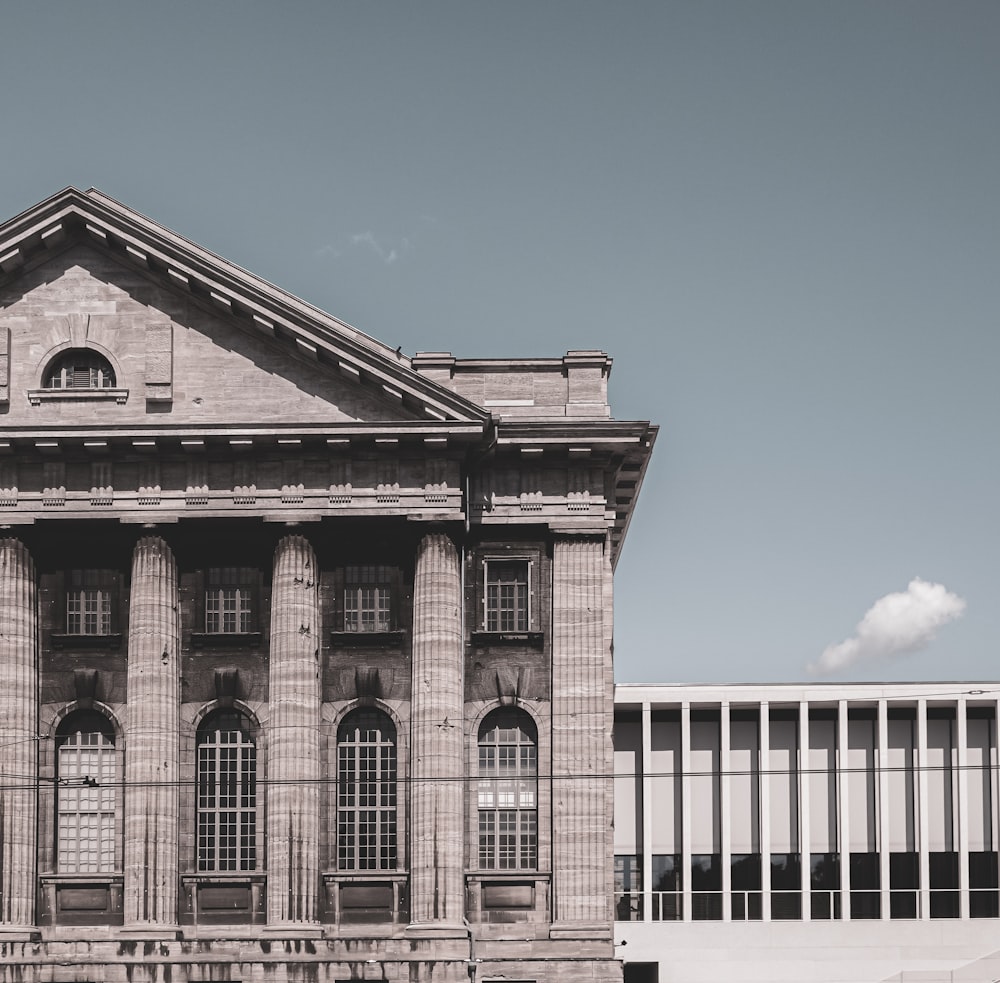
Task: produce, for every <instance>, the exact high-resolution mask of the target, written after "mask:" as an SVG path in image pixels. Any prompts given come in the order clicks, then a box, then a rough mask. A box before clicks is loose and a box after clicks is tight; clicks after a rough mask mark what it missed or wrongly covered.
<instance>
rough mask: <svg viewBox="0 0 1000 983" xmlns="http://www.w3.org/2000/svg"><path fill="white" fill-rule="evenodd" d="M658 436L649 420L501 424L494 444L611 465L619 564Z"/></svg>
mask: <svg viewBox="0 0 1000 983" xmlns="http://www.w3.org/2000/svg"><path fill="white" fill-rule="evenodd" d="M658 433H659V428H658V427H656V426H654V425H653V424H651V423H649V422H648V421H623V420H598V421H579V422H575V421H569V420H562V421H558V422H545V423H537V422H524V421H514V422H507V421H501V422H500V423H498V424H497V428H496V438H495V441H494V444H493V446H494V448H495V451H496V452H497V453H503V452H510V453H519V454H520V455H521V456H522V457H531V456H533V455H541V456H545V455H552V454H559V455H560V456H565V457H566V458H568V459H569V460H574V459H575V460H578V461H581V462H584V461H586V460H588V459H591V460H593V461H595V463H597V462H600V463H601V465H602V466H604V467H608V468H609V469H610V470H611V472H612V482H613V488H614V502H613V503H611V502H609V508H608V513H609V514H608V520H609V522H610V524H611V558H612V564H614V565H617V563H618V558H619V556H620V555H621V550H622V546H623V545H624V542H625V535H626V533H627V532H628V527H629V524H630V523H631V521H632V515H633V513H634V511H635V504H636V501H637V499H638V497H639V490H640V489H641V488H642V482H643V480H644V478H645V477H646V468H647V467H648V465H649V460H650V457H651V456H652V453H653V445H654V444H655V443H656V436H657V434H658Z"/></svg>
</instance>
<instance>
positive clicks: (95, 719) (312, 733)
mask: <svg viewBox="0 0 1000 983" xmlns="http://www.w3.org/2000/svg"><path fill="white" fill-rule="evenodd" d="M610 368H611V360H610V359H609V358H608V357H607V356H606V355H605V354H604V353H602V352H595V351H583V352H570V353H568V354H567V355H566V356H564V357H562V358H555V359H518V360H504V361H500V360H463V359H456V358H454V357H452V356H451V355H450V354H447V353H432V354H426V353H425V354H418V355H416V356H413V357H408V356H405V355H403V354H402V353H401V352H399V351H395V350H393V349H392V348H389V347H386V346H384V345H382V344H380V343H378V342H376V341H374V340H372V339H370V338H368V337H366V336H364V335H363V334H361V333H360V332H358V331H356V330H355V329H353V328H351V327H349V326H348V325H346V324H344V323H342V322H340V321H338V320H336V319H335V318H333V317H331V316H329V315H327V314H324V313H323V312H321V311H318V310H316V309H315V308H313V307H311V306H310V305H308V304H306V303H304V302H302V301H300V300H298V299H296V298H295V297H292V296H290V295H288V294H286V293H284V292H282V291H281V290H279V289H277V288H275V287H273V286H271V285H269V284H267V283H265V282H263V281H261V280H259V279H257V278H256V277H254V276H252V275H250V274H248V273H246V272H245V271H243V270H241V269H239V268H237V267H235V266H233V265H231V264H229V263H227V262H225V261H224V260H222V259H220V258H219V257H217V256H214V255H212V254H211V253H209V252H207V251H206V250H204V249H201V248H200V247H198V246H196V245H194V244H192V243H190V242H188V241H186V240H185V239H183V238H181V237H180V236H177V235H175V234H174V233H172V232H169V231H168V230H166V229H164V228H162V227H161V226H159V225H157V224H156V223H154V222H152V221H150V220H148V219H146V218H144V217H143V216H141V215H138V214H136V213H135V212H133V211H132V210H130V209H128V208H126V207H124V206H122V205H120V204H119V203H117V202H115V201H113V200H111V199H109V198H107V197H106V196H104V195H102V194H100V193H98V192H96V191H88V192H85V193H82V192H80V191H77V190H75V189H68V190H66V191H63V192H60V193H59V194H57V195H55V196H54V197H52V198H50V199H48V200H47V201H44V202H42V203H41V204H39V205H37V206H35V207H33V208H31V209H29V210H28V211H26V212H24V213H23V214H21V215H19V216H18V217H16V218H14V219H12V220H11V221H9V222H7V223H6V224H4V225H3V226H0V420H2V426H0V523H2V525H3V530H2V532H0V666H2V673H3V675H2V682H3V686H2V688H0V981H4V983H6V981H14V980H16V981H18V983H33V981H90V983H97V981H108V983H123V981H126V980H128V981H133V983H141V981H150V983H152V981H164V983H168V981H169V983H207V981H229V983H236V981H247V983H249V981H263V980H268V981H272V980H274V981H284V980H290V981H295V980H300V979H301V980H309V981H319V983H339V981H346V980H355V979H378V980H392V981H407V983H417V981H432V980H433V981H458V980H461V981H467V980H469V979H472V980H479V981H482V980H519V981H542V980H573V981H577V980H594V981H613V980H620V979H621V968H620V964H619V963H618V962H616V960H615V958H614V950H613V944H612V942H613V940H612V894H613V890H612V841H611V818H612V789H611V782H610V774H611V742H610V732H611V723H612V672H611V649H612V570H613V568H614V564H615V561H616V559H617V556H618V553H619V550H620V549H621V546H622V541H623V538H624V535H625V532H626V529H627V527H628V522H629V517H630V515H631V511H632V507H633V503H634V501H635V498H636V495H637V493H638V491H639V488H640V485H641V483H642V478H643V474H644V471H645V467H646V463H647V461H648V458H649V454H650V451H651V448H652V444H653V440H654V438H655V428H654V427H651V426H650V425H649V424H648V423H644V422H618V421H615V420H613V419H612V418H611V416H610V411H609V407H608V403H607V379H608V373H609V371H610Z"/></svg>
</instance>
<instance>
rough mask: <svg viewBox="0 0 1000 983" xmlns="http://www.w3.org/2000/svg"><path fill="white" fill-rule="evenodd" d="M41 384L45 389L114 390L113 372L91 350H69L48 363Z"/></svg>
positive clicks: (102, 359) (98, 353) (102, 357)
mask: <svg viewBox="0 0 1000 983" xmlns="http://www.w3.org/2000/svg"><path fill="white" fill-rule="evenodd" d="M42 382H43V385H44V386H45V388H46V389H114V388H115V370H114V369H113V368H112V367H111V363H110V362H109V361H108V360H107V359H106V358H105V357H104V356H103V355H101V354H100V352H95V351H94V350H93V349H92V348H70V349H69V350H68V351H64V352H60V353H59V354H58V355H57V356H56V357H55V358H54V359H53V360H52V361H51V362H50V363H49V367H48V368H47V369H46V370H45V375H44V377H43V379H42Z"/></svg>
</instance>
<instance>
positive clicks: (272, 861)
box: [267, 536, 320, 930]
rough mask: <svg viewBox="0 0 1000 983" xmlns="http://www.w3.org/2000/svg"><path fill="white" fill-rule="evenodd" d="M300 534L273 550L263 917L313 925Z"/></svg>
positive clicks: (316, 721) (314, 739)
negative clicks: (265, 895) (266, 871)
mask: <svg viewBox="0 0 1000 983" xmlns="http://www.w3.org/2000/svg"><path fill="white" fill-rule="evenodd" d="M318 581H319V571H318V568H317V565H316V555H315V554H314V553H313V550H312V547H311V546H310V545H309V541H308V540H307V539H305V538H304V537H303V536H286V537H285V538H284V539H282V540H281V542H280V543H278V546H277V548H276V549H275V551H274V582H273V587H272V590H271V669H270V677H269V680H270V681H269V703H270V711H269V727H268V732H269V742H268V779H269V781H268V788H267V858H268V859H267V867H268V882H267V920H268V923H269V925H271V926H274V927H276V928H279V929H280V928H281V927H282V926H292V925H294V926H296V929H297V930H300V929H301V927H302V926H303V925H304V924H306V925H314V926H315V925H318V912H317V904H318V895H319V779H320V758H319V727H320V664H319V655H320V611H319V583H318Z"/></svg>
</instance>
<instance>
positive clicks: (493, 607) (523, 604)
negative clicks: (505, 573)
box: [481, 553, 537, 635]
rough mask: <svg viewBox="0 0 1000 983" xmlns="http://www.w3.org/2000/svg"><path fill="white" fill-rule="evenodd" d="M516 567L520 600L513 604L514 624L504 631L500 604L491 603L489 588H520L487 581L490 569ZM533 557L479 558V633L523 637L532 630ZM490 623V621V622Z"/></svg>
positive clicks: (533, 604) (533, 626)
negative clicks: (518, 568) (521, 586)
mask: <svg viewBox="0 0 1000 983" xmlns="http://www.w3.org/2000/svg"><path fill="white" fill-rule="evenodd" d="M514 565H520V566H522V567H523V569H524V575H525V580H524V598H523V601H522V600H521V599H520V598H516V599H515V602H514V617H515V621H516V624H515V625H514V626H513V627H505V626H504V625H503V623H502V622H501V620H500V619H501V615H502V614H503V610H504V609H503V604H502V600H501V598H500V597H497V598H496V600H495V602H494V601H493V599H492V598H491V596H490V595H491V587H492V586H494V585H496V586H497V587H498V588H499V587H500V586H501V585H503V584H505V583H515V584H520V581H511V582H505V581H503V580H499V579H491V576H490V568H491V567H499V566H514ZM536 568H537V557H535V556H532V555H531V554H528V553H513V554H510V555H504V554H496V553H490V554H486V555H485V556H483V558H482V616H481V624H482V630H483V632H485V633H486V634H490V635H525V634H528V633H531V632H533V631H534V630H535V609H536V604H535V576H536ZM491 619H492V620H491Z"/></svg>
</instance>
